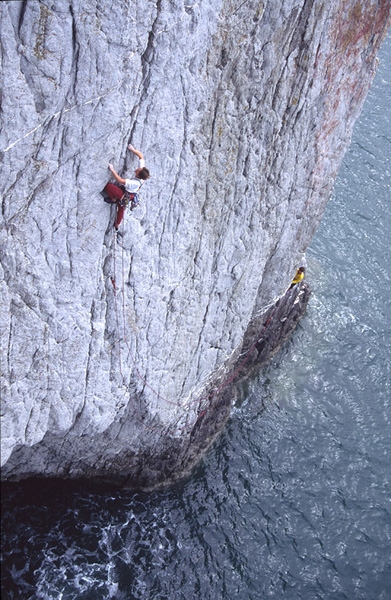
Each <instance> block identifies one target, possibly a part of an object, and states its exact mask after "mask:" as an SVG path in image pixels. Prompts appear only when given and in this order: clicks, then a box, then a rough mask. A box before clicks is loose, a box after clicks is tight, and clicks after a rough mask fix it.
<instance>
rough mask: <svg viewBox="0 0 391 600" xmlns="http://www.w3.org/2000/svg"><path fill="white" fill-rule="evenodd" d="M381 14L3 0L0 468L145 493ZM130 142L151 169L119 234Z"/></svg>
mask: <svg viewBox="0 0 391 600" xmlns="http://www.w3.org/2000/svg"><path fill="white" fill-rule="evenodd" d="M390 6H391V0H367V1H366V2H365V3H364V2H359V1H357V0H335V1H334V2H329V1H328V0H311V1H309V0H283V1H282V2H272V1H265V2H260V1H259V0H257V1H255V0H248V1H246V2H242V1H239V0H235V1H234V0H232V1H231V0H200V1H199V2H197V3H186V2H184V1H182V0H170V1H168V0H150V1H149V2H141V1H139V0H117V1H116V2H109V1H108V0H89V1H87V2H85V1H83V2H82V1H81V0H80V1H79V0H70V1H69V0H58V1H57V2H51V1H50V0H45V1H40V2H38V1H37V2H26V1H24V2H2V3H1V4H0V17H1V20H0V27H1V35H0V43H1V50H2V72H3V89H2V107H1V131H0V150H1V158H2V171H1V182H0V185H1V194H2V223H1V232H0V235H1V240H0V253H1V273H0V277H1V283H0V285H1V310H0V326H1V345H2V355H1V361H2V362H1V367H2V368H1V375H2V464H3V471H2V472H3V476H4V477H8V478H17V477H23V476H28V475H46V476H66V477H67V476H69V477H82V476H87V477H94V476H97V477H104V478H114V479H115V478H117V477H119V478H120V479H121V480H123V481H126V480H127V481H131V482H136V481H137V480H138V481H142V482H143V485H145V486H147V485H150V484H151V485H152V484H155V483H156V482H159V481H161V480H162V479H164V478H165V477H166V476H167V473H168V472H170V473H176V474H179V472H181V470H182V469H185V468H186V465H187V464H189V462H191V460H193V459H194V457H195V456H196V455H197V452H198V451H194V448H193V449H192V448H191V446H192V441H193V439H194V437H195V432H198V433H197V436H198V437H200V431H202V428H201V427H200V418H202V417H203V415H205V411H206V410H209V411H210V413H211V414H212V415H214V417H213V419H214V421H215V423H216V431H217V430H218V428H219V427H221V424H222V423H223V422H224V419H225V418H226V416H227V407H229V400H227V399H226V398H225V399H224V401H222V400H221V399H222V398H223V396H224V394H220V396H219V400H218V401H216V402H215V403H213V398H214V397H217V396H218V394H217V395H213V393H212V391H211V390H212V387H211V386H213V385H214V384H215V382H216V381H223V379H224V376H225V375H226V374H227V373H229V372H230V368H231V367H232V364H233V363H234V361H235V360H236V359H237V356H238V353H239V352H240V351H241V346H242V342H243V339H244V338H246V339H247V340H248V336H249V332H251V331H252V328H253V325H254V323H258V322H259V323H260V327H261V329H262V327H263V326H264V323H265V321H264V320H262V315H264V314H266V312H267V307H268V306H269V305H271V304H273V303H274V302H275V301H276V300H277V298H278V297H280V296H281V295H283V294H284V292H285V290H286V288H287V287H288V285H289V283H290V281H291V278H292V276H293V274H294V272H295V269H296V266H297V264H298V262H299V260H300V257H301V255H302V253H303V251H304V250H305V249H306V247H307V245H308V243H309V242H310V240H311V237H312V235H313V233H314V231H315V229H316V227H317V225H318V222H319V220H320V218H321V215H322V212H323V209H324V206H325V203H326V201H327V199H328V196H329V193H330V190H331V188H332V185H333V182H334V178H335V176H336V173H337V170H338V167H339V164H340V161H341V158H342V155H343V153H344V151H345V150H346V148H347V146H348V144H349V140H350V136H351V131H352V127H353V124H354V121H355V119H356V117H357V116H358V114H359V112H360V110H361V106H362V103H363V100H364V98H365V95H366V93H367V90H368V88H369V86H370V83H371V81H372V78H373V75H374V71H375V66H376V53H377V50H378V48H379V46H380V44H381V41H382V39H383V37H384V35H385V32H386V29H387V27H388V25H389V21H390ZM129 141H131V142H132V143H133V144H134V145H135V146H136V147H137V148H141V150H142V151H143V153H144V154H145V157H146V162H147V166H148V168H149V169H150V171H151V174H152V177H151V179H150V180H149V181H148V182H147V183H146V185H145V186H144V188H143V191H142V201H141V205H140V207H139V208H137V209H136V210H135V211H133V212H130V211H127V213H126V215H125V225H124V232H123V237H122V238H121V240H120V243H117V242H116V240H115V237H114V235H113V218H114V209H113V208H112V207H110V206H109V205H108V204H105V203H104V202H103V199H102V197H101V196H100V194H99V192H100V191H101V190H102V189H103V187H104V185H105V183H106V182H107V180H108V178H109V172H108V170H107V165H108V163H109V162H113V163H114V166H115V167H116V168H117V170H118V171H119V172H120V173H122V174H125V173H128V174H131V173H132V172H133V170H134V168H135V167H137V161H136V160H135V158H134V157H132V155H130V154H129V153H128V155H127V156H126V146H127V144H128V142H129ZM293 301H294V298H293ZM246 332H247V333H246ZM256 335H259V330H258V333H257V334H256ZM246 343H248V344H250V345H251V341H248V342H246ZM219 389H220V391H221V390H222V389H223V388H222V386H221V385H220V388H219ZM222 404H223V405H224V407H225V408H224V410H222V411H221V414H220V413H219V410H218V407H219V406H221V405H222ZM201 438H202V439H201ZM201 438H200V439H199V440H198V442H199V443H198V445H197V448H199V449H200V448H201V447H203V445H205V444H206V443H207V441H208V440H209V439H210V431H209V432H205V435H204V437H202V435H201ZM167 465H168V467H167ZM166 467H167V468H166Z"/></svg>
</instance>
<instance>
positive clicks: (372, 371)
mask: <svg viewBox="0 0 391 600" xmlns="http://www.w3.org/2000/svg"><path fill="white" fill-rule="evenodd" d="M380 58H381V65H380V67H379V70H378V73H377V76H376V79H375V82H374V85H373V87H372V89H371V91H370V93H369V96H368V98H367V101H366V105H365V107H364V111H363V113H362V115H361V117H360V119H359V121H358V123H357V125H356V129H355V134H354V137H353V142H352V145H351V148H350V150H349V152H348V154H347V155H346V157H345V159H344V162H343V166H342V168H341V171H340V174H339V177H338V181H337V184H336V186H335V190H334V194H333V197H332V199H331V201H330V203H329V205H328V208H327V210H326V214H325V217H324V220H323V222H322V224H321V226H320V228H319V231H318V233H317V235H316V237H315V239H314V240H313V243H312V245H311V247H310V249H309V250H308V253H307V261H308V269H307V277H308V280H309V281H310V283H311V285H312V287H313V290H314V293H313V296H312V298H311V300H310V304H309V308H308V311H307V315H306V316H305V318H304V319H303V320H302V321H301V323H300V325H299V328H298V330H297V331H296V333H295V335H294V337H293V338H292V340H291V341H290V342H289V343H288V344H287V345H286V346H285V347H284V349H283V351H282V352H281V353H280V354H279V355H278V356H276V357H275V359H274V360H273V363H272V364H270V365H269V366H268V367H267V369H266V370H264V371H262V373H261V374H260V375H259V376H258V378H257V379H256V380H255V381H252V382H251V383H248V384H247V387H246V389H245V390H244V391H243V394H242V400H241V401H240V402H238V404H237V406H236V407H235V409H234V411H233V413H232V417H231V419H230V422H229V424H228V426H227V427H226V429H225V431H224V433H223V434H222V435H221V437H220V438H219V439H218V441H217V443H216V444H215V445H214V446H213V448H212V449H211V450H210V451H209V452H208V454H207V455H206V457H205V459H204V460H203V461H202V462H201V464H200V465H199V466H198V468H197V469H196V470H195V471H194V473H193V474H192V476H191V477H190V478H188V479H187V480H186V481H184V482H182V483H181V484H179V485H177V486H176V487H175V488H171V489H168V490H165V491H162V492H156V493H153V494H150V495H147V494H139V493H138V494H130V493H128V492H127V493H126V492H119V493H112V494H108V493H106V494H102V493H100V494H98V493H95V492H93V491H92V490H85V491H81V490H80V489H79V490H73V491H72V490H70V489H69V488H68V487H64V486H59V485H58V484H56V485H53V484H52V485H49V486H47V485H46V486H43V485H31V484H23V485H18V486H11V487H9V486H4V488H3V490H4V491H5V494H4V502H3V514H2V527H3V540H2V584H1V590H2V598H3V599H7V600H8V599H13V598H20V599H30V598H31V599H35V598H37V599H38V598H43V599H46V598H55V599H79V598H80V599H85V600H87V599H89V600H99V599H106V598H116V599H126V600H131V599H143V600H144V599H146V600H149V599H170V600H172V599H173V600H176V599H178V600H179V599H184V600H192V599H193V598H197V599H202V600H206V599H216V600H219V599H227V600H228V599H230V600H231V599H233V598H238V599H245V600H247V599H260V600H261V599H269V598H270V599H276V600H277V599H278V600H281V599H285V600H299V599H300V600H318V599H322V600H323V599H332V600H345V599H349V600H388V599H391V485H390V478H391V423H390V420H391V410H390V404H391V301H390V294H391V285H390V281H391V211H390V203H391V71H390V69H389V67H390V65H391V37H390V36H389V37H388V39H387V40H386V42H385V44H384V46H383V48H382V50H381V53H380Z"/></svg>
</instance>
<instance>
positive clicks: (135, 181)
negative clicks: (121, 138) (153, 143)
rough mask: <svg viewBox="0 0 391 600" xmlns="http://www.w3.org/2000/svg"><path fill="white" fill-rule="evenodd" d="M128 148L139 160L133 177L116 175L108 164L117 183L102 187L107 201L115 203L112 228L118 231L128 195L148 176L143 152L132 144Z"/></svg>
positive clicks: (135, 192)
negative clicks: (115, 212) (106, 195)
mask: <svg viewBox="0 0 391 600" xmlns="http://www.w3.org/2000/svg"><path fill="white" fill-rule="evenodd" d="M128 150H130V151H131V152H133V154H135V155H136V156H138V158H139V161H140V162H139V167H138V169H136V171H135V177H133V178H132V179H124V178H123V177H120V176H119V175H118V173H117V172H116V171H115V169H114V167H113V165H111V164H109V169H110V171H111V173H112V175H113V177H114V179H115V180H116V182H117V183H118V184H119V185H116V184H115V183H107V184H106V186H105V188H104V191H105V192H106V193H107V194H108V196H109V198H110V201H109V202H111V203H112V204H114V203H116V204H117V215H116V218H115V223H114V228H115V230H116V231H118V227H119V225H120V223H121V221H122V219H123V217H124V213H125V208H126V206H127V204H128V202H129V197H131V195H132V194H137V192H138V191H139V190H140V188H141V186H142V185H143V184H144V183H145V182H146V180H147V179H149V177H150V174H149V170H148V169H147V168H146V166H145V160H144V155H143V153H142V152H140V150H136V148H134V147H133V146H132V144H129V146H128Z"/></svg>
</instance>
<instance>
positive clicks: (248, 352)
mask: <svg viewBox="0 0 391 600" xmlns="http://www.w3.org/2000/svg"><path fill="white" fill-rule="evenodd" d="M123 223H124V222H122V231H121V233H122V234H123ZM116 246H117V240H115V241H114V267H113V273H114V276H113V278H112V280H111V281H112V285H113V289H114V298H115V312H116V324H117V331H118V332H120V318H119V309H118V301H117V285H116V279H117V270H116V262H117V255H116ZM121 248H122V252H121V271H122V273H121V275H122V276H121V279H122V282H121V286H120V287H121V290H120V291H121V293H122V328H123V337H122V340H123V342H124V343H125V345H126V347H127V350H128V357H130V359H131V362H132V365H133V370H134V374H135V375H136V377H137V378H138V379H139V380H140V381H142V382H143V384H144V386H145V387H147V388H148V389H149V390H151V391H152V393H153V394H155V395H156V397H157V398H160V399H161V400H163V401H164V402H167V403H168V404H171V405H173V406H176V407H178V408H187V407H190V406H192V405H193V404H197V403H198V404H199V405H200V407H201V405H202V403H203V402H204V401H205V400H209V401H210V398H211V395H213V396H216V395H218V394H220V393H221V392H222V391H223V390H224V389H225V388H227V387H228V386H229V385H231V384H232V382H233V381H234V380H235V379H236V377H237V376H238V375H239V373H240V372H241V371H242V369H243V368H244V367H245V366H246V364H247V363H248V361H249V360H250V358H251V354H252V351H253V350H254V349H255V348H256V346H257V344H259V343H260V342H261V341H262V340H263V338H264V335H265V331H266V329H267V328H268V326H269V324H270V323H271V321H272V319H273V317H274V315H275V312H276V310H277V305H276V306H275V308H274V310H273V311H272V312H271V313H270V314H269V316H268V318H267V320H266V323H265V324H264V326H263V328H262V331H261V334H260V336H259V337H258V338H257V340H256V341H255V342H253V344H252V345H251V346H250V347H249V348H248V349H247V350H246V352H245V353H243V354H241V355H240V356H242V357H243V356H245V358H244V359H243V360H242V361H241V362H240V363H239V364H238V366H237V367H236V369H235V370H234V371H233V372H232V374H231V375H230V376H229V378H228V379H226V380H224V381H223V382H222V383H221V384H220V385H219V386H218V387H216V388H214V389H211V390H209V391H208V392H207V393H206V394H205V395H204V396H201V397H199V398H196V399H194V400H192V401H188V402H185V403H184V404H181V403H179V402H175V401H172V400H169V399H168V398H166V397H165V396H162V395H161V394H160V393H159V392H158V391H157V390H155V389H154V388H153V387H152V386H151V385H150V384H149V383H148V381H147V379H146V378H145V377H144V376H143V375H142V374H141V373H140V371H139V368H138V366H137V362H136V359H135V357H134V355H133V352H132V349H131V346H130V342H129V340H128V336H127V328H126V303H125V256H124V246H123V244H121ZM118 346H119V351H118V354H119V366H120V373H121V377H122V380H123V382H124V381H125V378H124V375H123V371H122V355H121V340H118ZM127 387H128V386H127Z"/></svg>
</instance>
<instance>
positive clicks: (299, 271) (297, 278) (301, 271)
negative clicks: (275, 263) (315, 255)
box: [290, 267, 305, 288]
mask: <svg viewBox="0 0 391 600" xmlns="http://www.w3.org/2000/svg"><path fill="white" fill-rule="evenodd" d="M304 273H305V267H300V268H299V269H297V271H296V275H295V276H294V278H293V279H292V283H291V285H290V288H293V286H294V285H296V284H297V283H300V281H301V280H302V279H304Z"/></svg>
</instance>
